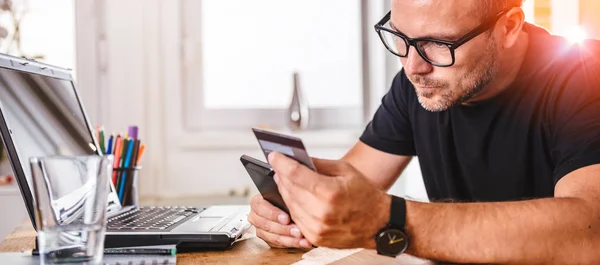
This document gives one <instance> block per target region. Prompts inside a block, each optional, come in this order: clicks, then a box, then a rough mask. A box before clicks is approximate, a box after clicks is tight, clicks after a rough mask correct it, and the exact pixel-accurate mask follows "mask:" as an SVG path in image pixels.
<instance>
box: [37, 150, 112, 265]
mask: <svg viewBox="0 0 600 265" xmlns="http://www.w3.org/2000/svg"><path fill="white" fill-rule="evenodd" d="M112 161H113V157H112V156H75V157H63V156H52V157H34V158H31V159H30V163H31V177H32V180H33V192H34V197H35V207H36V209H35V219H36V220H35V221H36V227H37V234H38V238H37V243H38V251H39V254H40V260H41V264H69V263H71V264H100V263H101V262H102V257H103V252H104V235H105V232H106V209H107V198H108V193H109V179H110V175H111V173H112Z"/></svg>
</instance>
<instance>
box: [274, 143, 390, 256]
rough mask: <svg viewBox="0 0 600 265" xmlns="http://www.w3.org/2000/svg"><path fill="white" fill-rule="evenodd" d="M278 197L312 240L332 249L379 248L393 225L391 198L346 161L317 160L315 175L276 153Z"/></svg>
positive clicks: (318, 244) (305, 234) (306, 235)
mask: <svg viewBox="0 0 600 265" xmlns="http://www.w3.org/2000/svg"><path fill="white" fill-rule="evenodd" d="M269 162H270V164H271V166H272V167H273V169H274V170H275V173H276V174H275V181H276V182H277V186H278V188H279V192H280V193H281V196H282V197H283V200H284V201H285V203H286V205H287V206H288V208H289V209H290V213H291V215H292V219H293V220H294V222H295V223H296V225H298V227H299V228H300V231H302V233H303V234H304V236H305V237H306V239H308V241H310V242H312V243H313V244H315V245H317V246H324V247H333V248H358V247H362V248H374V247H375V239H374V236H375V234H376V233H377V232H378V231H379V230H380V229H381V228H383V227H384V226H385V225H386V223H387V222H388V220H389V215H390V203H391V198H390V196H389V195H388V194H386V192H385V191H383V190H381V189H379V188H377V187H375V185H373V184H372V183H371V182H370V181H369V180H367V179H366V178H365V177H364V176H363V175H362V174H361V173H360V172H359V171H358V170H356V169H355V168H354V167H352V165H350V164H349V163H347V162H344V161H333V160H322V159H313V162H314V164H315V166H316V168H317V171H318V172H319V174H318V173H316V172H314V171H312V170H310V169H309V168H307V167H305V166H303V165H301V164H299V163H298V162H296V161H295V160H293V159H290V158H288V157H286V156H284V155H282V154H279V153H276V152H273V153H271V154H270V155H269Z"/></svg>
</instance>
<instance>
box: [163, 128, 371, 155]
mask: <svg viewBox="0 0 600 265" xmlns="http://www.w3.org/2000/svg"><path fill="white" fill-rule="evenodd" d="M362 130H363V129H362V128H360V129H337V130H334V129H331V130H314V131H313V130H307V131H297V132H292V131H289V130H287V131H286V130H276V131H277V132H282V133H284V134H288V135H293V136H295V137H298V138H300V139H302V141H303V142H304V144H305V145H306V146H307V148H349V147H351V146H352V145H354V144H355V143H356V142H357V141H358V138H359V137H360V135H361V133H362ZM172 142H173V143H177V144H175V145H174V146H175V147H176V148H178V149H180V150H193V149H209V150H216V149H219V150H224V149H239V148H256V147H257V142H256V138H255V137H254V134H253V133H252V131H250V130H248V131H240V130H222V131H216V130H215V131H203V132H197V133H190V134H186V135H184V136H182V137H177V138H176V139H173V141H172Z"/></svg>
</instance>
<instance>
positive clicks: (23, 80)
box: [0, 69, 96, 188]
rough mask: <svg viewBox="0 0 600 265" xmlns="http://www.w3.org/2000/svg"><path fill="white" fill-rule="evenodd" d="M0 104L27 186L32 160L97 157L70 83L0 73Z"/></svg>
mask: <svg viewBox="0 0 600 265" xmlns="http://www.w3.org/2000/svg"><path fill="white" fill-rule="evenodd" d="M0 102H1V104H2V111H3V114H4V118H5V119H6V123H7V124H8V126H9V128H10V129H11V130H12V134H11V136H12V139H13V143H14V145H15V149H16V152H17V155H18V156H19V158H20V160H21V164H22V165H21V166H22V167H23V170H24V173H25V175H26V177H27V182H28V183H29V184H31V176H30V174H31V170H30V166H29V158H31V157H35V156H53V155H65V156H76V155H92V154H95V153H96V148H95V145H94V140H93V139H92V136H91V134H90V132H89V130H88V128H87V126H86V124H87V122H86V120H85V118H84V116H83V114H82V112H81V109H80V107H79V101H78V100H77V97H76V95H75V92H74V89H73V85H72V83H71V82H70V81H69V80H63V79H57V78H54V77H49V76H43V75H38V74H33V73H28V72H21V71H16V70H12V69H1V70H0ZM65 185H68V183H65ZM29 186H30V188H31V185H29Z"/></svg>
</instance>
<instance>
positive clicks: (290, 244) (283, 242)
mask: <svg viewBox="0 0 600 265" xmlns="http://www.w3.org/2000/svg"><path fill="white" fill-rule="evenodd" d="M256 236H257V237H259V238H260V239H262V240H264V241H265V242H267V244H269V246H271V247H275V248H310V247H311V246H312V244H311V243H309V242H308V240H306V239H305V238H302V239H298V238H294V237H288V236H282V235H277V234H273V233H269V232H266V231H263V230H256Z"/></svg>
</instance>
